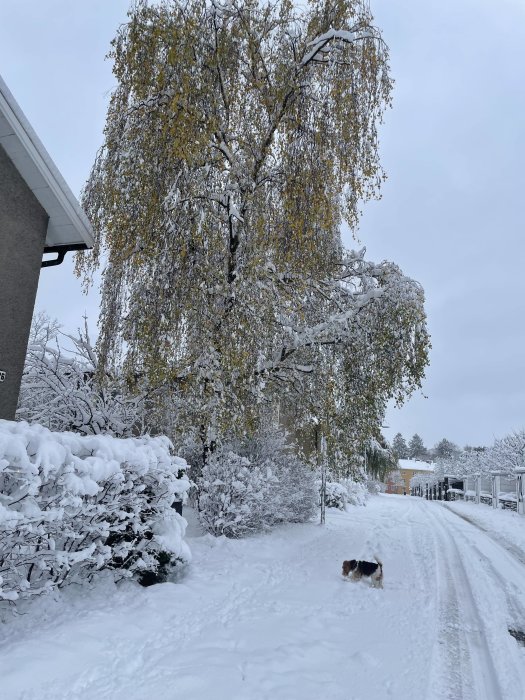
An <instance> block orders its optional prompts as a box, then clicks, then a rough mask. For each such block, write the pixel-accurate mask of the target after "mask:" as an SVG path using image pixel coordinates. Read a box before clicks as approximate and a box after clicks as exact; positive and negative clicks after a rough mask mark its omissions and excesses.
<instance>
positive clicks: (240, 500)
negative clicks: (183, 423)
mask: <svg viewBox="0 0 525 700" xmlns="http://www.w3.org/2000/svg"><path fill="white" fill-rule="evenodd" d="M276 484H277V478H276V477H275V476H274V475H273V474H272V472H271V469H270V468H269V467H268V468H264V467H259V466H257V465H254V464H251V463H250V460H249V459H248V458H247V457H241V456H240V455H238V454H235V452H226V453H224V452H222V451H220V452H218V453H216V454H214V455H213V457H211V459H210V460H209V461H208V463H207V464H206V465H205V466H204V468H203V470H202V476H201V478H200V479H199V481H198V489H199V518H200V521H201V522H202V524H203V526H204V527H205V528H206V530H207V531H208V532H211V533H212V534H214V535H226V536H227V537H243V536H245V535H247V534H250V533H252V532H258V531H259V530H262V529H264V528H266V527H268V526H269V524H270V521H271V519H272V518H271V511H272V508H271V502H272V491H275V490H276Z"/></svg>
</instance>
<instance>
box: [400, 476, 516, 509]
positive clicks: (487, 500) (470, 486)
mask: <svg viewBox="0 0 525 700" xmlns="http://www.w3.org/2000/svg"><path fill="white" fill-rule="evenodd" d="M412 481H413V484H412V482H411V484H412V487H411V493H412V495H413V496H422V497H423V498H427V499H429V500H445V501H455V500H465V501H472V502H473V503H483V504H485V505H489V506H492V507H493V508H505V509H508V510H514V511H515V512H517V513H521V514H522V515H523V514H525V469H523V470H517V471H516V473H515V474H507V473H505V472H492V473H491V474H469V475H468V476H465V477H456V476H445V477H444V479H441V480H439V479H437V478H436V477H434V478H431V479H429V480H428V482H425V480H424V478H422V477H421V476H419V477H418V478H417V479H413V480H412Z"/></svg>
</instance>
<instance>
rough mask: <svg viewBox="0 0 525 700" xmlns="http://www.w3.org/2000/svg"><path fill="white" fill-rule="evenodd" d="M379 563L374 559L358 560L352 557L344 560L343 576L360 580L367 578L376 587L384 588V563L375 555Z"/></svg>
mask: <svg viewBox="0 0 525 700" xmlns="http://www.w3.org/2000/svg"><path fill="white" fill-rule="evenodd" d="M375 560H376V562H377V563H374V562H373V561H358V560H356V559H350V560H348V561H344V562H343V576H344V577H345V578H348V576H349V575H350V574H351V575H350V578H351V579H352V581H360V580H361V579H362V578H363V577H364V578H367V579H368V580H369V582H370V584H371V585H372V586H373V587H374V588H383V564H382V563H381V562H380V561H379V559H378V558H377V557H375Z"/></svg>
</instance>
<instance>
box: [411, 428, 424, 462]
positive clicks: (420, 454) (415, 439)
mask: <svg viewBox="0 0 525 700" xmlns="http://www.w3.org/2000/svg"><path fill="white" fill-rule="evenodd" d="M408 456H409V457H410V459H426V458H427V457H428V451H427V448H426V447H425V445H424V444H423V440H422V439H421V437H420V436H419V435H418V434H417V433H415V434H414V435H412V437H411V438H410V442H409V443H408Z"/></svg>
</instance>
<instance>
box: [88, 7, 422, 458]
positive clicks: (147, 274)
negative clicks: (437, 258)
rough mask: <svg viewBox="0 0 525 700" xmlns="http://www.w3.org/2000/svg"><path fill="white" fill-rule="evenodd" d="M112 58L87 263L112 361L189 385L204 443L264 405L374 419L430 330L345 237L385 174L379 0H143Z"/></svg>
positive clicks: (161, 381)
mask: <svg viewBox="0 0 525 700" xmlns="http://www.w3.org/2000/svg"><path fill="white" fill-rule="evenodd" d="M111 57H112V59H113V61H114V67H113V70H114V74H115V77H116V80H117V87H116V88H115V90H114V92H113V94H112V97H111V102H110V106H109V110H108V115H107V122H106V129H105V144H104V146H103V148H102V149H101V151H100V152H99V154H98V157H97V159H96V162H95V164H94V167H93V170H92V173H91V176H90V179H89V181H88V183H87V186H86V189H85V192H84V198H83V203H84V206H85V208H86V211H87V212H88V215H89V217H90V219H91V221H92V223H93V226H94V229H95V234H96V246H95V248H94V250H93V252H92V253H88V254H81V255H80V256H79V257H78V272H79V274H83V273H85V274H87V275H88V276H89V274H90V272H91V271H93V270H94V269H95V268H97V267H98V266H102V267H103V287H102V307H101V319H100V338H99V344H98V351H99V357H100V361H101V365H100V367H101V372H105V371H108V370H109V369H111V368H112V367H114V366H118V365H120V364H121V365H122V367H123V369H124V371H125V372H126V373H127V375H128V376H129V377H131V378H133V377H135V376H144V377H146V378H147V382H148V385H149V386H151V387H158V386H163V387H168V388H169V391H170V392H171V393H172V395H178V396H181V397H184V399H185V401H184V402H183V406H184V410H182V411H181V412H179V414H178V424H177V427H178V428H180V429H182V430H185V431H187V430H188V429H193V430H194V431H196V432H197V433H198V434H199V435H200V439H201V440H202V444H203V454H204V456H206V453H207V451H209V450H210V449H213V444H214V441H215V440H216V439H217V438H219V437H220V436H221V435H225V434H228V433H232V432H237V433H241V434H243V433H246V432H248V433H249V432H250V431H253V430H254V429H255V428H256V427H257V424H258V421H259V420H260V416H261V414H262V413H264V411H265V410H267V407H268V406H269V405H272V406H274V405H276V404H278V405H285V404H287V403H288V405H293V406H294V407H298V406H299V408H300V413H301V420H302V421H303V423H304V422H306V423H308V421H309V422H310V424H313V423H314V422H315V421H316V420H317V421H322V422H324V423H325V424H328V423H329V424H330V425H327V428H330V426H332V427H333V428H334V430H335V428H337V431H338V433H339V434H341V431H343V432H344V430H347V431H348V429H349V421H352V420H358V419H359V420H361V422H362V423H363V426H362V427H361V428H360V429H359V431H358V432H360V433H361V434H362V433H363V431H365V432H366V431H368V432H371V431H370V425H371V424H374V425H376V426H377V422H378V420H380V416H381V415H382V413H384V407H385V405H386V401H387V400H388V398H390V397H392V396H395V397H396V398H397V399H398V400H402V399H403V398H404V397H405V396H406V395H407V394H409V393H410V392H411V391H413V390H414V388H416V387H418V386H420V383H421V380H422V377H423V371H424V367H425V365H426V363H427V352H428V347H429V341H428V335H427V331H426V325H425V312H424V307H423V302H424V299H423V292H422V289H421V287H420V286H419V285H418V284H417V283H415V282H414V281H413V280H410V279H408V278H406V277H405V276H404V275H403V274H402V273H401V271H400V270H399V269H398V268H397V267H396V266H395V265H393V264H391V263H381V264H380V265H376V264H373V263H371V262H368V261H366V260H365V257H364V251H358V252H350V251H346V250H344V248H343V246H342V243H341V236H340V231H341V225H342V224H343V222H346V223H347V224H348V225H349V226H350V227H351V228H352V229H354V228H355V227H356V225H357V222H358V218H359V207H360V205H361V203H362V202H364V201H366V200H367V199H369V198H371V197H373V196H375V195H376V194H377V192H378V189H379V186H380V183H381V180H382V178H383V172H382V170H381V167H380V163H379V157H378V134H377V127H378V124H379V122H380V121H381V118H382V115H383V112H384V109H385V108H386V107H387V106H388V105H389V101H390V91H391V85H392V83H391V78H390V76H389V67H388V51H387V47H386V45H385V43H384V41H383V39H382V37H381V34H380V32H379V30H378V29H377V28H376V27H374V25H373V24H372V17H371V15H370V11H369V7H368V2H365V1H364V0H311V1H310V2H309V3H308V4H307V5H306V7H302V8H299V7H297V6H296V5H295V3H293V2H291V1H289V0H283V1H282V2H277V3H275V2H266V1H264V0H263V1H262V2H261V1H259V0H243V1H242V2H240V1H239V0H231V1H227V2H218V1H217V0H165V1H164V2H157V3H148V2H146V1H145V0H138V1H137V2H136V3H135V4H134V7H133V9H132V10H131V11H130V15H129V22H128V23H127V24H125V25H124V26H123V27H121V29H120V30H119V32H118V34H117V36H116V38H115V40H114V42H113V49H112V52H111ZM264 407H266V408H264ZM364 408H366V411H363V410H362V409H364ZM363 416H364V419H363Z"/></svg>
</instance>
